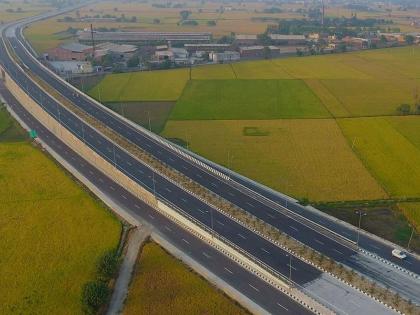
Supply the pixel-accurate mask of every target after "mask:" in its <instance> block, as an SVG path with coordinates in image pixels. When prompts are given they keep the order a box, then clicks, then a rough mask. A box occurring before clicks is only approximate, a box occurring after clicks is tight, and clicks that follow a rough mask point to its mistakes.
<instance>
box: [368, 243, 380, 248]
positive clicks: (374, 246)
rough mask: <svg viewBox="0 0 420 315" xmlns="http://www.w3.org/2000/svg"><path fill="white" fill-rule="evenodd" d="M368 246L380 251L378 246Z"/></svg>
mask: <svg viewBox="0 0 420 315" xmlns="http://www.w3.org/2000/svg"><path fill="white" fill-rule="evenodd" d="M369 246H370V247H373V248H375V249H380V248H379V247H378V246H376V245H371V244H369Z"/></svg>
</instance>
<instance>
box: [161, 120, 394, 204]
mask: <svg viewBox="0 0 420 315" xmlns="http://www.w3.org/2000/svg"><path fill="white" fill-rule="evenodd" d="M251 127H252V128H251ZM250 128H251V129H250ZM250 132H251V133H250ZM162 135H163V136H165V137H167V138H178V139H181V140H180V141H182V140H183V141H184V142H188V143H189V148H190V149H191V150H193V151H194V152H197V153H198V154H200V155H202V156H204V157H206V158H208V159H210V160H212V161H215V162H217V163H220V164H222V165H225V166H227V167H230V168H232V169H233V170H235V171H237V172H239V173H241V174H243V175H245V176H248V177H250V178H252V179H254V180H256V181H258V182H261V183H263V184H266V185H267V186H269V187H271V188H273V189H275V190H277V191H281V192H284V193H286V194H290V195H292V196H294V197H297V198H299V199H301V198H309V199H310V200H311V201H340V200H366V199H370V200H374V199H384V198H387V195H386V193H385V192H384V191H383V189H382V188H381V187H380V186H379V185H378V183H377V182H376V181H375V179H374V178H373V177H372V176H371V175H370V174H369V172H368V171H367V170H366V168H365V167H364V166H363V164H362V163H361V161H360V160H359V159H358V158H357V157H356V155H354V154H353V152H352V151H351V148H350V146H349V144H348V142H347V141H346V139H345V138H344V137H343V135H342V134H341V131H340V129H339V128H338V126H337V124H336V122H335V121H334V120H333V119H305V120H298V119H287V120H271V121H265V120H248V121H247V120H244V121H237V120H229V121H226V120H225V121H223V120H219V121H171V120H169V121H168V122H167V123H166V126H165V129H164V131H163V132H162ZM228 156H229V159H230V162H228Z"/></svg>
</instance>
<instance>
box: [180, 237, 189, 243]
mask: <svg viewBox="0 0 420 315" xmlns="http://www.w3.org/2000/svg"><path fill="white" fill-rule="evenodd" d="M182 240H183V241H184V242H185V243H187V244H189V243H190V242H188V241H187V240H186V239H185V238H183V239H182Z"/></svg>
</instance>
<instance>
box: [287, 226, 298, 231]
mask: <svg viewBox="0 0 420 315" xmlns="http://www.w3.org/2000/svg"><path fill="white" fill-rule="evenodd" d="M289 227H290V228H291V229H292V230H295V231H296V232H298V231H299V229H298V228H295V227H294V226H293V225H289Z"/></svg>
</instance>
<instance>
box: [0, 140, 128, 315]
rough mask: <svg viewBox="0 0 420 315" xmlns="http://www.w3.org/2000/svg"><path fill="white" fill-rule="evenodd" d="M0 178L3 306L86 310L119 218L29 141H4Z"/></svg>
mask: <svg viewBox="0 0 420 315" xmlns="http://www.w3.org/2000/svg"><path fill="white" fill-rule="evenodd" d="M0 186H1V190H0V213H1V216H0V235H2V237H1V238H0V251H1V253H2V259H1V260H0V278H1V279H2V294H1V295H0V313H1V314H25V313H26V314H27V313H36V314H82V305H81V302H80V297H81V292H82V287H83V285H84V284H85V283H86V282H87V281H89V280H91V279H93V278H94V275H95V272H96V262H97V260H98V259H99V257H100V256H101V255H102V254H103V253H104V252H105V251H106V250H109V249H113V248H116V246H117V245H118V241H119V237H120V231H121V226H120V224H119V222H118V221H117V220H116V219H115V218H114V217H113V216H112V215H111V214H110V213H109V212H107V211H106V210H105V209H104V208H103V207H102V206H101V205H100V204H99V202H96V201H94V200H93V199H92V198H91V197H90V196H89V195H88V194H87V193H86V192H85V191H83V189H82V188H81V187H79V186H78V185H76V184H75V183H74V182H73V181H72V179H70V178H69V177H67V176H65V175H64V174H63V172H62V171H61V170H59V168H58V167H57V166H56V165H55V164H54V162H53V161H51V160H49V159H48V158H47V157H45V156H44V155H43V153H41V152H40V151H39V150H37V149H35V148H33V147H32V146H31V145H30V144H28V143H26V142H20V143H1V144H0Z"/></svg>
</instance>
